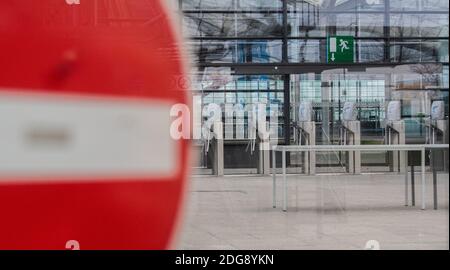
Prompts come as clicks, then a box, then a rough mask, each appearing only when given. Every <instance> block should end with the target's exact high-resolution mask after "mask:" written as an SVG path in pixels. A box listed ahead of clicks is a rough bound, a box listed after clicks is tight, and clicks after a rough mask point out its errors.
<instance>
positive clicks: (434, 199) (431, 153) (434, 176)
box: [430, 150, 438, 210]
mask: <svg viewBox="0 0 450 270" xmlns="http://www.w3.org/2000/svg"><path fill="white" fill-rule="evenodd" d="M434 154H435V151H434V150H430V164H431V170H432V171H433V206H434V210H437V209H438V201H437V173H436V164H435V162H436V157H435V155H434Z"/></svg>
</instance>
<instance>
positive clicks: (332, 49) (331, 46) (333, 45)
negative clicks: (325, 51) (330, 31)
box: [330, 37, 336, 53]
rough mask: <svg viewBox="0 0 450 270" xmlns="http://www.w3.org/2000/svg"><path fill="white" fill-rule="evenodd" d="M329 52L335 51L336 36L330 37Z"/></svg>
mask: <svg viewBox="0 0 450 270" xmlns="http://www.w3.org/2000/svg"><path fill="white" fill-rule="evenodd" d="M330 52H332V53H334V52H336V38H335V37H332V38H330Z"/></svg>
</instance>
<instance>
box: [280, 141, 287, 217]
mask: <svg viewBox="0 0 450 270" xmlns="http://www.w3.org/2000/svg"><path fill="white" fill-rule="evenodd" d="M281 155H282V156H281V163H282V165H281V166H282V170H283V211H284V212H286V211H287V183H286V150H285V149H283V151H282V152H281Z"/></svg>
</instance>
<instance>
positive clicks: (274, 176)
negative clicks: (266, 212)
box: [272, 149, 277, 208]
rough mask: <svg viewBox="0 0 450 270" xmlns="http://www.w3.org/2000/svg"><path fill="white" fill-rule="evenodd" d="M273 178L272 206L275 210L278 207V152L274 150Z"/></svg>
mask: <svg viewBox="0 0 450 270" xmlns="http://www.w3.org/2000/svg"><path fill="white" fill-rule="evenodd" d="M272 177H273V183H272V185H273V186H272V192H273V194H272V205H273V208H276V207H277V161H276V152H275V150H274V149H273V150H272Z"/></svg>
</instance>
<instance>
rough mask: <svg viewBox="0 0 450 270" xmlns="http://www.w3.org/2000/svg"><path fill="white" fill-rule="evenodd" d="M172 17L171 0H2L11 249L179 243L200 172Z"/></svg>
mask: <svg viewBox="0 0 450 270" xmlns="http://www.w3.org/2000/svg"><path fill="white" fill-rule="evenodd" d="M172 19H173V18H172V15H170V9H168V8H167V7H166V1H162V0H161V1H157V0H126V1H125V0H103V1H67V0H40V1H27V0H5V1H1V2H0V59H1V65H0V149H1V150H0V210H1V213H2V221H1V222H0V249H66V248H67V246H70V247H74V248H73V249H78V248H81V249H165V248H170V247H171V244H172V243H173V237H174V233H175V231H176V227H177V224H178V223H179V218H180V212H181V209H182V203H183V197H184V190H185V186H186V181H187V170H188V167H187V157H188V145H187V141H185V140H174V139H172V138H171V136H170V124H171V116H170V110H171V108H172V106H173V105H175V104H179V103H183V104H185V103H186V102H187V99H186V89H185V88H186V87H187V86H186V85H183V84H176V83H175V84H174V83H173V81H174V80H178V79H179V78H180V77H184V76H185V73H184V72H185V66H184V63H183V61H182V59H184V58H183V57H182V55H181V54H182V53H181V48H180V44H181V42H180V39H179V38H178V35H177V33H176V28H175V27H174V24H173V23H172ZM168 54H170V55H169V56H168ZM73 243H75V244H73Z"/></svg>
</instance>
